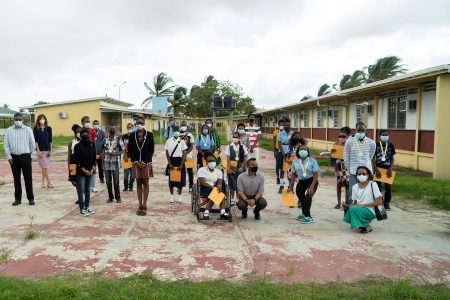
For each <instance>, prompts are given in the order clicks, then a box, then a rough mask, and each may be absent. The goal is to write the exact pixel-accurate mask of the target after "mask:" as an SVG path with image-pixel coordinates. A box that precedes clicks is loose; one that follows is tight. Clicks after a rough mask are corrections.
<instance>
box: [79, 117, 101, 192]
mask: <svg viewBox="0 0 450 300" xmlns="http://www.w3.org/2000/svg"><path fill="white" fill-rule="evenodd" d="M81 127H82V128H86V129H88V130H89V140H90V141H91V142H92V143H94V146H95V142H96V139H97V132H96V131H95V129H94V128H93V127H94V126H93V125H91V119H90V118H89V117H88V116H83V117H82V118H81ZM96 159H97V156H96ZM96 164H97V161H96ZM90 178H91V190H92V192H93V193H98V190H97V188H96V187H95V184H96V182H95V176H91V177H90Z"/></svg>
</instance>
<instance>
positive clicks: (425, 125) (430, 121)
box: [420, 91, 450, 130]
mask: <svg viewBox="0 0 450 300" xmlns="http://www.w3.org/2000/svg"><path fill="white" fill-rule="evenodd" d="M449 117H450V116H449ZM435 120H436V91H430V92H424V93H423V94H422V115H421V116H420V125H421V126H420V129H423V130H434V129H435Z"/></svg>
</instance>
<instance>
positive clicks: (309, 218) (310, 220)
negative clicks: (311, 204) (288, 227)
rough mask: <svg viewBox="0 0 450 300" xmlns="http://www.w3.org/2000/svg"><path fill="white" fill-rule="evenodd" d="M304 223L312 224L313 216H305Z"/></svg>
mask: <svg viewBox="0 0 450 300" xmlns="http://www.w3.org/2000/svg"><path fill="white" fill-rule="evenodd" d="M302 223H303V224H312V223H314V219H313V218H311V217H305V218H304V219H303V220H302Z"/></svg>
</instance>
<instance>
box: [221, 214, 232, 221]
mask: <svg viewBox="0 0 450 300" xmlns="http://www.w3.org/2000/svg"><path fill="white" fill-rule="evenodd" d="M220 219H221V220H231V215H229V214H227V213H225V214H223V215H220Z"/></svg>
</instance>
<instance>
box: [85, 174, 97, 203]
mask: <svg viewBox="0 0 450 300" xmlns="http://www.w3.org/2000/svg"><path fill="white" fill-rule="evenodd" d="M92 176H95V175H92ZM92 176H91V177H92ZM89 187H90V180H89V177H85V180H84V208H85V209H88V208H89V205H90V203H91V189H90V188H89Z"/></svg>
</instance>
